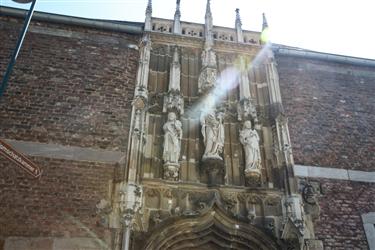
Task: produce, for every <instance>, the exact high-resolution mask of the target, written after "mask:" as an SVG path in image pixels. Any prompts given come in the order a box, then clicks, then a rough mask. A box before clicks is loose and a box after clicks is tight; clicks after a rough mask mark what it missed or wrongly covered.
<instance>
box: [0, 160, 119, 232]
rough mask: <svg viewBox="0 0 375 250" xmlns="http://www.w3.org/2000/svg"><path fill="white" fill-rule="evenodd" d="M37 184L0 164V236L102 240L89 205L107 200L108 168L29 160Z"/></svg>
mask: <svg viewBox="0 0 375 250" xmlns="http://www.w3.org/2000/svg"><path fill="white" fill-rule="evenodd" d="M30 159H31V160H33V161H34V162H35V163H36V164H38V165H40V166H43V175H42V177H41V178H40V179H33V178H30V177H28V176H27V175H26V174H24V173H23V172H22V171H20V170H19V169H18V168H17V167H15V166H14V165H12V164H10V163H9V161H7V160H4V159H2V158H1V159H0V169H1V171H0V190H1V191H0V204H1V206H0V214H1V216H0V236H1V237H8V236H29V237H46V236H49V237H70V236H75V237H84V236H87V237H88V236H91V235H90V234H89V231H88V230H86V229H85V227H87V228H88V229H89V230H90V231H91V232H93V233H94V234H96V235H98V237H99V238H100V237H103V232H104V228H103V227H101V226H98V225H97V222H98V217H97V215H96V207H95V205H96V204H97V203H98V202H99V201H100V200H101V199H103V198H107V196H108V184H109V181H110V180H112V179H113V174H114V169H115V168H114V166H113V165H108V164H95V163H88V162H74V161H66V160H56V159H47V158H40V157H39V158H36V157H30Z"/></svg>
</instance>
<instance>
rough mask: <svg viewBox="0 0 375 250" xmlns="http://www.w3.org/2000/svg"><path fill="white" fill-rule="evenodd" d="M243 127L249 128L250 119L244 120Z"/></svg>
mask: <svg viewBox="0 0 375 250" xmlns="http://www.w3.org/2000/svg"><path fill="white" fill-rule="evenodd" d="M243 127H244V128H246V129H251V121H245V122H244V124H243Z"/></svg>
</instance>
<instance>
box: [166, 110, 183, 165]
mask: <svg viewBox="0 0 375 250" xmlns="http://www.w3.org/2000/svg"><path fill="white" fill-rule="evenodd" d="M163 130H164V151H163V160H164V162H165V165H178V159H179V158H180V151H181V138H182V124H181V122H180V121H179V120H177V118H176V114H175V113H173V112H170V113H169V114H168V121H167V122H166V123H165V124H164V126H163Z"/></svg>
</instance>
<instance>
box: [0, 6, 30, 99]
mask: <svg viewBox="0 0 375 250" xmlns="http://www.w3.org/2000/svg"><path fill="white" fill-rule="evenodd" d="M16 2H17V1H16ZM35 3H36V0H32V3H31V6H30V9H29V11H28V13H27V15H26V18H25V21H24V24H23V28H22V31H21V33H20V35H19V37H18V41H17V45H16V48H15V49H14V51H13V54H12V57H11V59H10V62H9V64H8V67H7V70H6V72H5V75H4V77H3V80H2V82H1V85H0V99H1V97H2V96H3V94H4V91H5V89H6V87H7V85H8V80H9V77H10V74H11V73H12V70H13V66H14V64H15V63H16V60H17V57H18V54H19V52H20V49H21V46H22V43H23V40H24V39H25V35H26V32H27V29H28V28H29V24H30V21H31V17H32V16H33V13H34V8H35Z"/></svg>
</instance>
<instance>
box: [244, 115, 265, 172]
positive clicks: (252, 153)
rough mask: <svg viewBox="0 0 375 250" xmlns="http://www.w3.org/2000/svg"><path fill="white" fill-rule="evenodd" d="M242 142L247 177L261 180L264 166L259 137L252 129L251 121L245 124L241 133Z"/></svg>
mask: <svg viewBox="0 0 375 250" xmlns="http://www.w3.org/2000/svg"><path fill="white" fill-rule="evenodd" d="M240 142H241V144H242V145H243V148H244V151H245V163H246V165H245V176H246V177H247V178H254V177H255V178H260V176H261V168H262V165H261V155H260V149H259V135H258V132H257V131H256V130H255V129H252V127H251V122H250V121H245V122H244V126H243V129H242V130H241V131H240Z"/></svg>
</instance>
